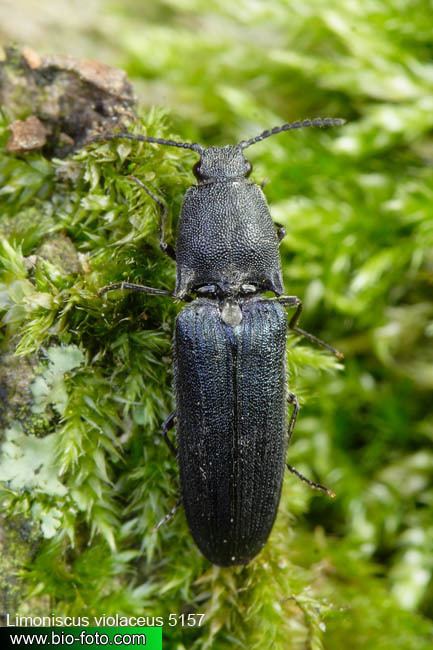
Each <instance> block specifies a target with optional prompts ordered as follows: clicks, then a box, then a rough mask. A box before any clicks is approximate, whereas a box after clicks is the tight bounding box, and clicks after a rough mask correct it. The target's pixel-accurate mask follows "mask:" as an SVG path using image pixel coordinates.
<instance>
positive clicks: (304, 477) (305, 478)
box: [286, 463, 335, 499]
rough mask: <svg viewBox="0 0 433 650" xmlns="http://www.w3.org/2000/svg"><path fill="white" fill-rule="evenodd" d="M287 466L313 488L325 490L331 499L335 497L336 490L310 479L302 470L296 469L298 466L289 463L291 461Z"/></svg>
mask: <svg viewBox="0 0 433 650" xmlns="http://www.w3.org/2000/svg"><path fill="white" fill-rule="evenodd" d="M286 467H287V469H288V470H289V472H291V473H292V474H294V475H295V476H297V477H298V479H300V480H301V481H303V482H304V483H306V484H307V485H309V486H310V488H311V489H312V490H319V492H324V493H325V494H326V495H327V496H328V497H331V499H335V492H334V491H333V490H330V489H329V488H327V487H326V486H325V485H322V484H321V483H316V482H315V481H310V479H309V478H307V477H306V476H304V475H303V474H301V472H300V471H298V470H297V469H296V467H293V465H289V463H286Z"/></svg>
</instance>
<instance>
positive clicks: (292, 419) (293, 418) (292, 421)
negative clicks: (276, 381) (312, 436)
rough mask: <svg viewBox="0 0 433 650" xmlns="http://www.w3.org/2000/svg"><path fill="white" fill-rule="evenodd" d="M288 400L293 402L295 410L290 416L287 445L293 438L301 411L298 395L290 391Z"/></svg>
mask: <svg viewBox="0 0 433 650" xmlns="http://www.w3.org/2000/svg"><path fill="white" fill-rule="evenodd" d="M287 401H288V403H289V404H293V411H292V415H291V416H290V421H289V427H288V429H287V446H289V445H290V441H291V439H292V435H293V430H294V428H295V424H296V419H297V417H298V413H299V402H298V398H297V397H296V395H295V394H294V393H290V392H289V393H288V394H287Z"/></svg>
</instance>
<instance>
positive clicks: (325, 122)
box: [239, 117, 346, 149]
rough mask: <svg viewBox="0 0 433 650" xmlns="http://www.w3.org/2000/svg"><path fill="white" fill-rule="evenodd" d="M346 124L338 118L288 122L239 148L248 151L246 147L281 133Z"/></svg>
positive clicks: (244, 143) (242, 143)
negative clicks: (311, 127)
mask: <svg viewBox="0 0 433 650" xmlns="http://www.w3.org/2000/svg"><path fill="white" fill-rule="evenodd" d="M345 123H346V120H342V119H340V118H338V117H314V118H313V119H311V120H298V121H297V122H288V123H286V124H282V125H281V126H275V127H274V128H273V129H267V130H266V131H263V133H260V135H256V137H255V138H250V139H249V140H242V142H239V146H240V148H241V149H246V147H250V146H251V145H252V144H256V142H260V141H261V140H264V139H265V138H270V137H271V135H276V134H277V133H281V131H292V130H294V129H305V128H307V127H310V126H317V127H319V128H324V127H328V126H342V125H343V124H345Z"/></svg>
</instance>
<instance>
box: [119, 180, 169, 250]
mask: <svg viewBox="0 0 433 650" xmlns="http://www.w3.org/2000/svg"><path fill="white" fill-rule="evenodd" d="M129 178H130V179H131V180H133V181H134V183H137V185H138V186H139V187H141V189H142V190H144V191H145V192H146V194H147V195H148V196H150V198H151V199H152V200H153V201H154V202H155V203H156V205H157V206H158V208H159V247H160V248H161V250H162V252H163V253H166V254H167V255H168V256H169V257H171V259H173V260H175V259H176V253H175V250H174V248H173V246H170V244H167V242H166V241H165V229H166V225H167V215H168V208H167V205H166V204H165V203H164V201H163V200H162V199H161V198H160V197H159V196H157V195H156V194H154V192H152V190H150V189H149V188H148V187H147V185H145V184H144V183H143V181H141V180H140V179H139V178H137V177H136V176H132V175H131V176H129Z"/></svg>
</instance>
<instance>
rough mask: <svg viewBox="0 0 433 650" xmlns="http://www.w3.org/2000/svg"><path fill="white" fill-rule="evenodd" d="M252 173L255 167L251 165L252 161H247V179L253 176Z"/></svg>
mask: <svg viewBox="0 0 433 650" xmlns="http://www.w3.org/2000/svg"><path fill="white" fill-rule="evenodd" d="M252 171H253V166H252V164H251V163H250V161H249V160H247V165H246V171H245V177H248V176H249V175H250V174H251V172H252Z"/></svg>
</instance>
